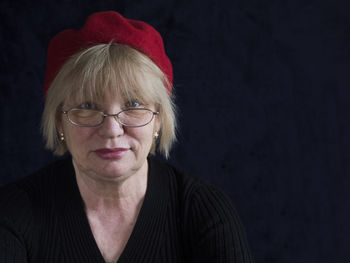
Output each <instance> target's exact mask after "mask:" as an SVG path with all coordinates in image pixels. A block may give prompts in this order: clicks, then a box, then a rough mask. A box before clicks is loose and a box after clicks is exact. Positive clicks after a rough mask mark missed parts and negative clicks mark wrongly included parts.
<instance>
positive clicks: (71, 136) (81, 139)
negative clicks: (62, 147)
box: [65, 127, 92, 153]
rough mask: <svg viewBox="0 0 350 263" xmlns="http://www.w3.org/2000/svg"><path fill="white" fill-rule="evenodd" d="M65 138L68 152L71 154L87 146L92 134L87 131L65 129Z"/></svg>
mask: <svg viewBox="0 0 350 263" xmlns="http://www.w3.org/2000/svg"><path fill="white" fill-rule="evenodd" d="M65 137H66V144H67V147H68V150H69V151H70V152H71V153H72V152H76V151H79V149H84V148H85V147H87V146H89V145H90V143H89V140H90V139H91V137H92V133H91V130H90V131H89V130H88V129H83V128H79V127H78V128H75V127H67V129H66V135H65Z"/></svg>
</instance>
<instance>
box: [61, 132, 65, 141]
mask: <svg viewBox="0 0 350 263" xmlns="http://www.w3.org/2000/svg"><path fill="white" fill-rule="evenodd" d="M60 141H61V142H63V141H64V134H63V132H61V133H60Z"/></svg>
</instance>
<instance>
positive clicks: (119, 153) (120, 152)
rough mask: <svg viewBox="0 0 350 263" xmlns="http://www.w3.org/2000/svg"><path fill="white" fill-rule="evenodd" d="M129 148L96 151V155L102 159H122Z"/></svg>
mask: <svg viewBox="0 0 350 263" xmlns="http://www.w3.org/2000/svg"><path fill="white" fill-rule="evenodd" d="M128 150H129V149H128V148H102V149H98V150H96V151H95V153H96V154H97V155H98V156H99V157H100V158H102V159H107V160H110V159H120V158H122V157H123V156H124V155H125V154H126V152H127V151H128Z"/></svg>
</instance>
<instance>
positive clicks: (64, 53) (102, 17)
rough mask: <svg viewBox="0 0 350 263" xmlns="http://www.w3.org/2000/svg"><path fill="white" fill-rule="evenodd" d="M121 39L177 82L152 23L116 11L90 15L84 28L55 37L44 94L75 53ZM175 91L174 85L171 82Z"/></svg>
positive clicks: (49, 57) (160, 38)
mask: <svg viewBox="0 0 350 263" xmlns="http://www.w3.org/2000/svg"><path fill="white" fill-rule="evenodd" d="M110 42H114V43H120V44H124V45H128V46H130V47H132V48H135V49H136V50H138V51H141V52H142V53H144V54H146V55H147V56H148V57H149V58H150V59H151V60H152V61H153V62H154V63H155V64H156V65H157V66H158V67H159V68H160V69H161V70H162V71H163V73H164V74H165V75H166V77H167V78H168V81H169V82H170V83H171V84H172V83H173V69H172V66H171V62H170V60H169V58H168V57H167V55H166V54H165V50H164V45H163V40H162V37H161V36H160V34H159V33H158V32H157V31H156V30H155V29H154V28H153V27H152V26H150V25H148V24H146V23H144V22H142V21H136V20H131V19H127V18H124V17H123V16H121V15H120V14H119V13H117V12H114V11H106V12H98V13H94V14H92V15H91V16H89V17H88V19H87V20H86V22H85V25H84V26H83V28H81V29H80V30H73V29H67V30H64V31H62V32H60V33H58V34H57V35H56V36H55V37H54V38H53V39H51V41H50V43H49V47H48V51H47V65H46V75H45V82H44V94H45V95H46V92H47V90H48V88H49V87H50V85H51V82H52V81H53V80H54V78H55V77H56V74H57V73H58V72H59V70H60V68H61V67H62V65H63V64H64V63H65V62H66V61H67V59H69V58H70V57H71V56H72V55H74V54H75V53H77V52H79V51H81V50H83V49H85V48H88V47H90V46H93V45H96V44H108V43H110ZM167 86H169V87H167V89H168V92H169V93H170V92H171V85H167Z"/></svg>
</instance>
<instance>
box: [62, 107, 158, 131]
mask: <svg viewBox="0 0 350 263" xmlns="http://www.w3.org/2000/svg"><path fill="white" fill-rule="evenodd" d="M76 110H89V111H94V112H96V113H100V114H101V116H102V117H103V118H102V121H101V122H100V123H99V124H96V125H86V124H78V123H76V122H74V121H72V120H71V119H70V118H69V116H68V113H69V112H71V111H76ZM132 110H133V111H134V110H146V111H149V112H151V113H152V114H153V115H152V118H151V120H150V121H148V122H147V123H146V124H142V125H128V124H125V123H123V122H121V121H120V119H119V115H120V114H121V113H123V112H127V111H132ZM62 113H63V114H65V115H66V116H67V119H68V121H69V122H70V123H71V124H73V125H75V126H78V127H98V126H101V125H102V124H103V122H104V120H105V118H106V117H114V119H115V120H116V121H117V122H118V123H119V124H121V125H123V126H125V127H129V128H139V127H143V126H146V125H148V124H149V123H151V121H153V119H154V116H156V115H158V114H159V111H153V110H151V109H147V108H130V109H126V110H122V111H120V112H118V113H115V114H108V113H104V112H103V111H98V110H90V109H79V108H72V109H69V110H66V111H64V110H63V111H62Z"/></svg>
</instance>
